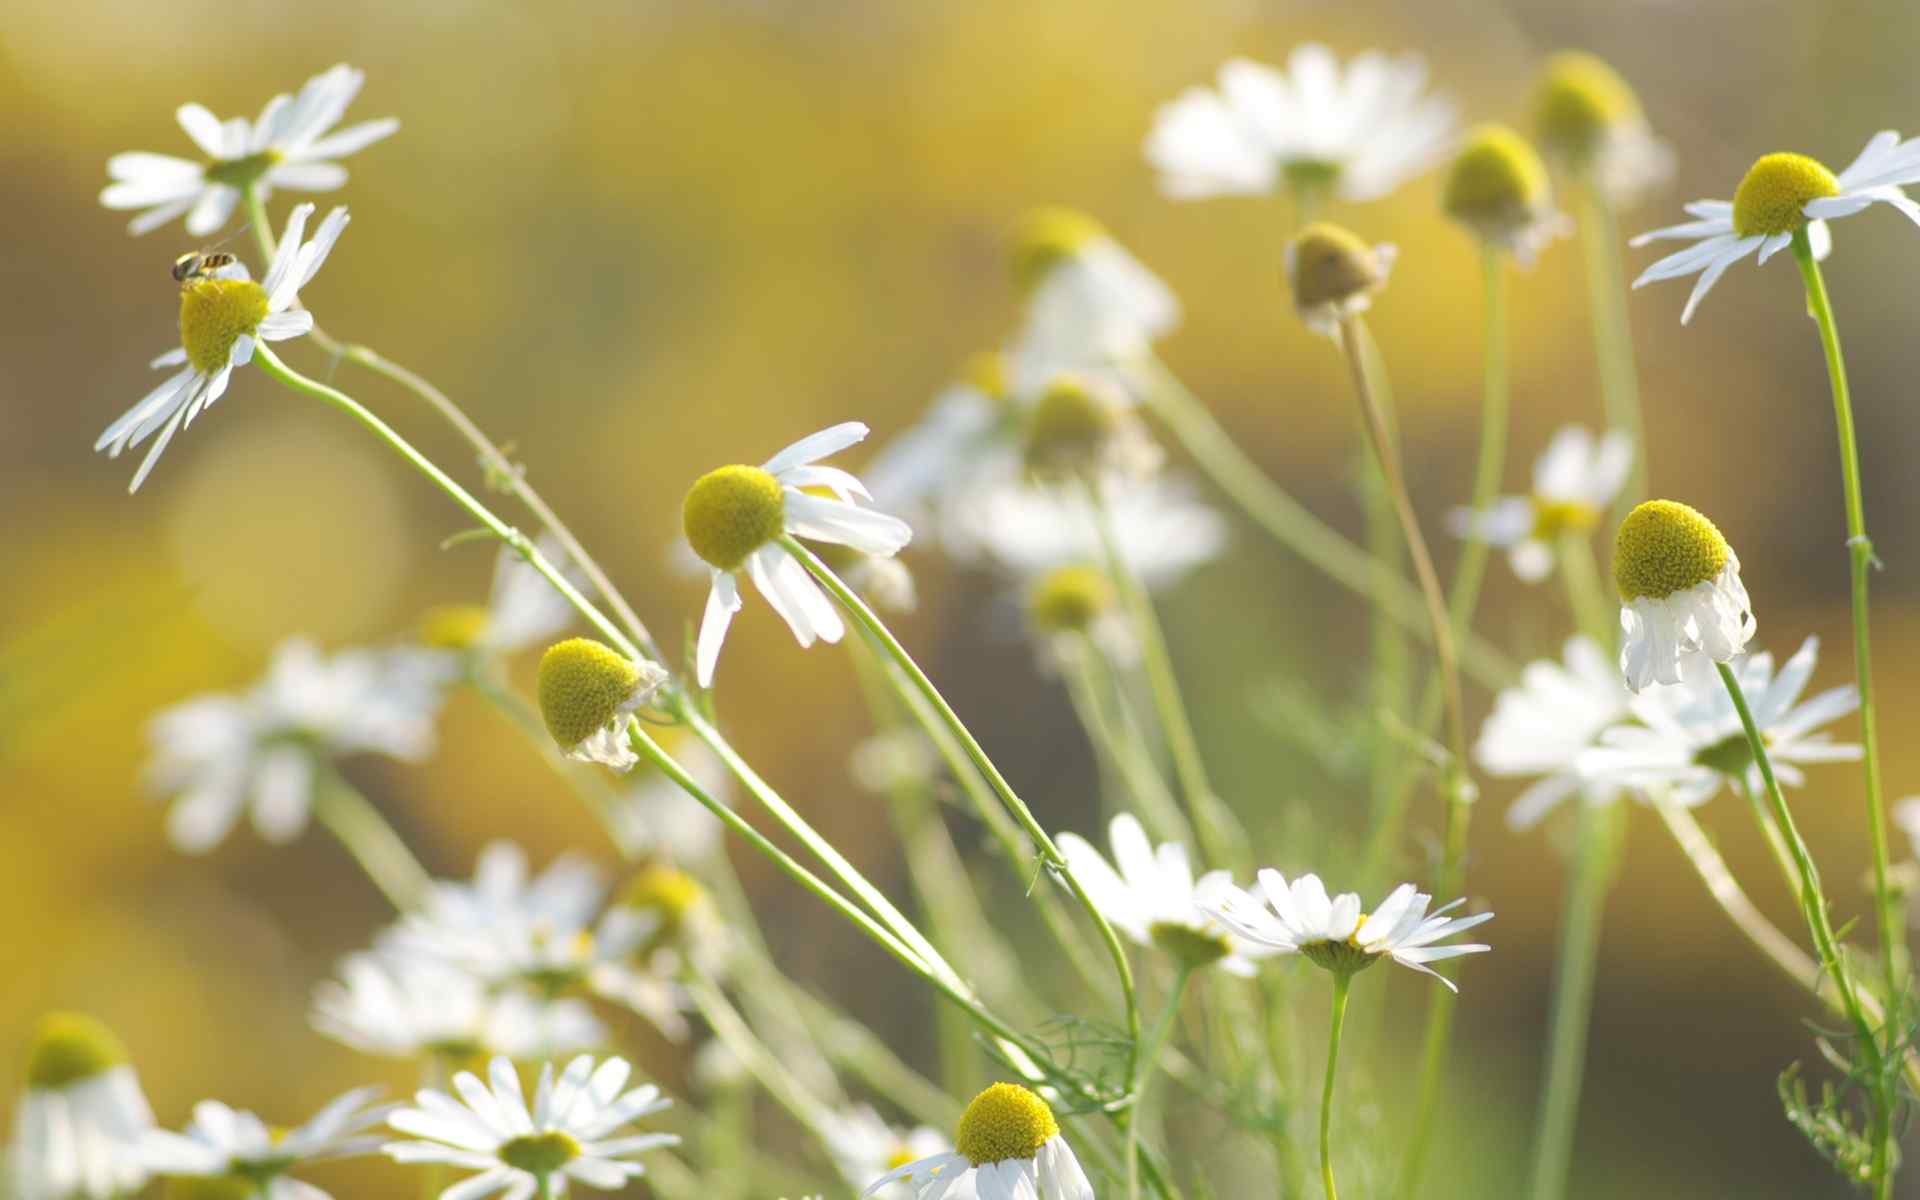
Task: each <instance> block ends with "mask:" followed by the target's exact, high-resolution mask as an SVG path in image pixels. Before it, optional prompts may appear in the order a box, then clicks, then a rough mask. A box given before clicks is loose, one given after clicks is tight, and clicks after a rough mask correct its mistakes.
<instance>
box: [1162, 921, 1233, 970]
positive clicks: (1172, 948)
mask: <svg viewBox="0 0 1920 1200" xmlns="http://www.w3.org/2000/svg"><path fill="white" fill-rule="evenodd" d="M1147 934H1148V936H1149V937H1151V938H1152V939H1153V944H1154V945H1156V946H1158V947H1160V949H1162V950H1164V951H1166V952H1167V953H1168V954H1170V955H1172V956H1173V957H1174V959H1175V960H1176V961H1178V962H1180V963H1181V964H1183V965H1184V966H1187V967H1191V968H1193V969H1195V970H1198V969H1199V968H1201V967H1208V966H1212V965H1213V964H1214V963H1217V962H1219V961H1220V960H1221V959H1223V958H1225V957H1226V956H1227V955H1229V954H1231V953H1233V947H1232V946H1231V945H1230V944H1228V942H1227V939H1226V938H1225V937H1223V936H1221V935H1220V934H1217V933H1205V932H1203V931H1201V930H1198V929H1193V928H1191V927H1189V926H1186V925H1175V924H1173V923H1172V922H1170V921H1156V922H1154V923H1153V924H1152V925H1151V926H1149V927H1148V929H1147Z"/></svg>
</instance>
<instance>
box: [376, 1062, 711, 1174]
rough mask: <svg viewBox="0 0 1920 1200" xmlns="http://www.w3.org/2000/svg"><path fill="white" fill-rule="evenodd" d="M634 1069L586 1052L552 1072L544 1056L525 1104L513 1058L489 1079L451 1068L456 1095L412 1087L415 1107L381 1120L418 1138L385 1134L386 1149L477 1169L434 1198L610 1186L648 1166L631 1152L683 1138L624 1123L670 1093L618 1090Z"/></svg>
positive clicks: (404, 1158)
mask: <svg viewBox="0 0 1920 1200" xmlns="http://www.w3.org/2000/svg"><path fill="white" fill-rule="evenodd" d="M631 1071H632V1068H631V1067H630V1066H628V1064H627V1060H626V1059H624V1058H609V1059H607V1060H606V1061H605V1062H603V1063H601V1064H600V1065H599V1066H598V1067H597V1068H596V1067H595V1066H594V1062H593V1059H592V1058H591V1057H589V1056H587V1055H584V1054H583V1055H581V1056H580V1057H578V1058H576V1059H574V1060H573V1061H572V1062H570V1063H568V1064H567V1066H566V1069H565V1070H564V1071H562V1072H561V1073H560V1076H559V1078H558V1079H555V1078H554V1074H553V1064H552V1063H548V1064H546V1065H545V1066H543V1067H541V1068H540V1083H539V1086H538V1088H537V1089H536V1090H535V1092H534V1097H533V1104H532V1106H531V1107H529V1106H528V1105H527V1101H526V1098H525V1096H524V1095H523V1094H522V1092H521V1090H520V1077H519V1075H517V1074H516V1073H515V1072H514V1069H513V1063H512V1062H511V1061H509V1060H508V1059H505V1058H496V1059H494V1060H493V1064H492V1066H491V1067H490V1069H489V1070H488V1072H487V1077H488V1081H489V1082H488V1083H482V1082H481V1081H480V1080H479V1079H478V1078H477V1077H476V1076H474V1075H473V1074H471V1073H470V1072H467V1071H462V1072H460V1073H459V1074H458V1075H455V1076H454V1077H453V1087H454V1091H456V1092H458V1093H459V1099H457V1100H456V1099H455V1098H454V1097H453V1096H450V1095H448V1094H447V1093H445V1092H439V1091H434V1090H433V1089H431V1088H423V1089H422V1090H420V1091H419V1092H416V1093H415V1094H414V1104H415V1107H412V1108H402V1109H400V1110H399V1111H398V1112H396V1113H394V1114H393V1115H392V1116H391V1117H389V1118H388V1119H387V1124H388V1125H390V1126H392V1127H393V1128H394V1129H395V1130H398V1131H399V1132H401V1133H405V1134H411V1135H412V1136H413V1137H414V1138H415V1139H418V1140H413V1141H395V1142H388V1143H387V1144H386V1146H385V1147H384V1149H385V1150H386V1153H387V1154H389V1155H390V1156H392V1158H393V1159H394V1161H396V1162H403V1163H447V1164H449V1165H451V1166H455V1167H460V1168H463V1169H466V1170H472V1171H477V1172H479V1174H477V1175H474V1176H471V1177H469V1178H467V1179H464V1180H462V1181H460V1182H459V1183H456V1184H454V1185H453V1186H452V1187H449V1188H447V1189H446V1190H445V1191H443V1192H441V1193H440V1196H441V1200H483V1198H484V1197H488V1196H495V1195H499V1196H503V1197H505V1198H506V1200H532V1197H534V1196H535V1195H536V1194H537V1195H539V1196H542V1197H546V1196H553V1197H560V1196H565V1195H566V1194H567V1193H568V1190H569V1187H570V1186H571V1185H572V1184H575V1183H578V1184H581V1185H583V1186H586V1187H590V1188H597V1189H599V1190H601V1191H617V1190H619V1189H621V1188H623V1187H625V1186H626V1185H627V1183H628V1182H629V1181H630V1180H634V1179H638V1178H639V1177H640V1176H642V1175H644V1174H646V1168H645V1167H643V1166H641V1165H640V1164H639V1163H637V1162H635V1161H633V1160H634V1158H635V1156H637V1155H639V1154H642V1153H644V1152H646V1151H648V1150H656V1149H660V1148H662V1147H666V1146H675V1145H678V1144H679V1142H680V1139H679V1138H678V1137H676V1136H674V1135H673V1134H670V1133H622V1132H621V1130H622V1128H623V1127H624V1126H627V1125H629V1124H631V1123H632V1122H634V1121H638V1120H640V1119H641V1118H643V1117H650V1116H653V1115H654V1114H655V1113H659V1112H662V1111H664V1110H665V1109H666V1108H667V1107H668V1105H669V1104H670V1103H671V1102H670V1101H668V1100H666V1099H665V1098H663V1097H662V1096H661V1095H660V1089H659V1088H657V1087H654V1086H653V1085H652V1084H642V1085H640V1086H639V1087H635V1088H631V1089H628V1090H626V1091H622V1090H621V1089H622V1088H624V1087H625V1086H626V1084H627V1079H628V1076H629V1074H630V1073H631Z"/></svg>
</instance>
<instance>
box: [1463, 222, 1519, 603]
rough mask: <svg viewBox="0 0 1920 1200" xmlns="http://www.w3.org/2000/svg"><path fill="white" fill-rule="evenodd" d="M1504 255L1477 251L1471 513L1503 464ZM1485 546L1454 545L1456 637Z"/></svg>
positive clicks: (1482, 508)
mask: <svg viewBox="0 0 1920 1200" xmlns="http://www.w3.org/2000/svg"><path fill="white" fill-rule="evenodd" d="M1506 266H1507V257H1506V253H1505V251H1502V250H1500V249H1498V248H1496V247H1495V246H1493V245H1492V244H1488V245H1487V246H1486V247H1485V249H1484V250H1483V251H1482V252H1481V275H1482V280H1483V282H1482V284H1481V291H1482V295H1483V299H1482V304H1483V306H1484V310H1485V311H1484V313H1483V315H1482V317H1481V320H1482V322H1483V323H1484V325H1485V334H1486V346H1485V349H1484V352H1483V362H1482V371H1481V375H1482V385H1481V394H1480V451H1479V456H1478V457H1477V458H1476V459H1475V460H1474V468H1473V500H1472V502H1471V503H1472V506H1473V514H1474V516H1475V517H1476V518H1478V517H1480V516H1481V515H1483V514H1484V513H1485V512H1486V511H1487V509H1488V508H1489V507H1491V506H1492V504H1493V499H1494V497H1495V496H1496V495H1498V494H1499V492H1500V479H1501V476H1502V475H1503V474H1504V473H1505V471H1506V465H1507V410H1508V408H1509V407H1510V396H1511V394H1512V387H1511V385H1510V384H1509V382H1508V371H1507V269H1506ZM1490 549H1491V546H1490V545H1489V543H1488V542H1487V540H1486V539H1485V538H1482V537H1469V538H1467V539H1466V541H1465V542H1464V543H1463V544H1462V545H1461V547H1460V558H1459V561H1458V562H1457V563H1456V564H1455V565H1454V571H1453V587H1452V589H1451V591H1450V593H1449V594H1448V596H1447V617H1448V619H1449V620H1451V621H1452V628H1453V636H1454V638H1455V639H1456V640H1458V639H1463V638H1465V637H1466V633H1467V630H1469V629H1471V628H1472V627H1473V612H1474V609H1475V608H1477V607H1478V606H1479V602H1480V587H1481V584H1482V583H1483V582H1484V581H1485V579H1486V573H1487V554H1488V551H1489V550H1490Z"/></svg>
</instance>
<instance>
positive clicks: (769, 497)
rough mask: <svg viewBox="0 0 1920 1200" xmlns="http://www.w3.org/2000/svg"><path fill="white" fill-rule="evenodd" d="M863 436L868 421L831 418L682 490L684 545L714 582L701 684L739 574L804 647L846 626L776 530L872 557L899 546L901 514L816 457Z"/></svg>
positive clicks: (735, 597)
mask: <svg viewBox="0 0 1920 1200" xmlns="http://www.w3.org/2000/svg"><path fill="white" fill-rule="evenodd" d="M866 436H867V427H866V426H865V425H862V424H861V423H860V422H858V421H848V422H845V423H843V424H840V425H835V426H833V427H832V428H830V429H825V430H822V431H821V432H819V433H816V434H813V435H811V436H809V437H804V438H802V439H800V440H799V441H797V442H795V443H794V444H793V445H791V446H788V447H787V448H786V449H785V450H782V451H781V452H780V453H778V454H776V455H774V456H773V457H772V458H770V459H768V460H767V461H766V462H764V463H762V464H760V465H759V466H757V467H749V466H743V465H734V466H728V467H721V468H719V469H718V470H714V471H709V472H707V473H706V474H705V475H702V476H701V477H700V478H699V479H698V480H696V481H695V482H694V485H693V487H692V488H691V489H690V490H689V491H688V492H687V499H686V503H685V505H684V506H683V509H682V517H683V525H684V527H685V531H686V536H687V544H688V545H690V546H692V547H693V551H694V553H695V554H698V555H699V556H700V557H701V559H703V560H704V561H705V562H706V563H707V566H708V568H709V570H710V573H711V580H712V583H711V589H710V590H709V592H708V594H707V610H706V615H705V616H704V617H703V618H702V620H701V622H700V638H699V643H698V646H697V650H696V653H695V658H696V660H697V671H696V674H697V676H698V678H699V681H700V686H702V687H708V686H710V685H711V684H712V683H713V668H714V664H715V663H717V662H718V661H719V659H720V646H721V644H722V643H723V642H725V641H726V637H727V626H728V625H729V624H731V623H732V621H733V614H735V613H736V612H739V611H740V574H741V572H745V573H746V574H747V575H748V577H749V578H751V579H752V580H753V583H754V586H755V587H757V588H758V589H760V594H761V595H762V596H764V597H766V600H767V603H768V604H771V605H772V606H773V609H774V611H775V612H777V613H779V614H780V616H781V617H782V619H784V620H785V621H786V623H787V626H788V628H790V629H792V630H793V635H794V637H795V638H797V639H799V642H800V644H801V645H802V646H811V645H813V643H814V640H815V639H816V638H818V639H820V640H822V641H827V642H837V641H839V640H840V637H841V635H842V634H844V633H845V632H846V627H845V626H844V625H843V624H842V623H841V621H840V613H839V611H838V610H836V609H835V608H834V605H833V601H832V600H830V599H828V598H827V595H826V593H825V592H823V591H821V590H820V585H819V584H817V583H815V582H814V580H813V577H812V576H811V575H809V574H808V572H807V568H806V567H805V566H803V565H801V563H800V560H799V559H797V558H795V557H793V555H791V554H789V553H787V551H786V550H785V549H784V548H783V547H782V546H781V545H780V544H779V542H778V540H777V539H778V538H780V537H781V536H782V535H786V534H791V535H793V536H795V537H802V538H808V539H813V540H818V541H822V542H834V543H838V544H839V545H843V546H851V547H853V548H854V549H855V550H859V551H861V552H862V553H866V554H879V555H889V554H895V553H898V552H899V551H900V549H901V548H902V547H904V546H905V545H906V544H907V542H908V541H909V540H911V539H912V537H913V531H912V530H911V529H909V528H908V527H907V523H906V522H905V521H902V520H900V519H899V518H897V517H890V516H888V515H887V514H885V513H882V512H877V511H875V510H873V509H870V508H862V507H860V506H859V505H858V504H856V503H855V502H854V497H856V496H859V497H863V498H866V497H867V495H868V494H867V489H866V488H865V486H863V485H862V484H861V482H860V481H859V480H858V479H856V478H854V477H853V476H852V475H850V474H848V473H847V472H846V471H842V470H840V469H839V468H837V467H828V466H821V465H820V464H819V460H820V459H823V458H826V457H827V456H828V455H830V454H837V453H839V452H840V451H842V450H845V449H846V448H847V447H849V446H852V445H856V444H858V443H859V442H860V441H862V440H863V439H864V438H865V437H866ZM811 487H823V488H827V489H828V490H830V491H832V492H833V494H834V495H835V496H836V497H838V498H837V499H827V498H825V497H822V496H814V495H810V494H808V492H807V491H806V490H805V489H807V488H811Z"/></svg>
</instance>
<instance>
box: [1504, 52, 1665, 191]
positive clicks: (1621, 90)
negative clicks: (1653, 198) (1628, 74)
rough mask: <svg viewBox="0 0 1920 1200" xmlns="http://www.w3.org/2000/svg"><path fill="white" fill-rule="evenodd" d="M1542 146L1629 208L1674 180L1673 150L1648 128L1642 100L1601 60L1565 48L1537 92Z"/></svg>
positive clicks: (1535, 108) (1536, 118)
mask: <svg viewBox="0 0 1920 1200" xmlns="http://www.w3.org/2000/svg"><path fill="white" fill-rule="evenodd" d="M1533 112H1534V125H1535V128H1536V130H1537V131H1538V134H1539V138H1540V145H1541V146H1542V147H1543V148H1544V149H1545V150H1546V152H1547V154H1548V155H1549V156H1550V157H1551V158H1552V159H1553V160H1554V161H1555V163H1556V164H1558V165H1560V166H1563V167H1564V168H1566V169H1567V171H1569V172H1570V173H1571V174H1573V175H1574V176H1575V177H1576V178H1578V179H1581V180H1583V181H1586V182H1589V183H1591V184H1593V185H1596V186H1598V187H1599V188H1600V189H1601V190H1602V191H1603V192H1605V193H1606V195H1607V197H1608V199H1610V200H1611V201H1612V202H1613V203H1614V204H1616V205H1621V206H1625V205H1629V204H1632V203H1634V202H1636V201H1637V200H1639V199H1640V197H1642V196H1643V195H1645V194H1646V193H1647V192H1649V191H1651V190H1652V189H1654V188H1656V187H1658V186H1660V185H1661V184H1663V183H1665V182H1666V181H1667V180H1668V179H1670V178H1672V176H1673V148H1672V147H1671V146H1669V145H1667V144H1666V143H1665V142H1663V141H1661V140H1660V139H1659V138H1657V137H1655V136H1654V134H1653V131H1652V130H1651V129H1650V128H1648V126H1647V118H1646V114H1645V113H1643V112H1642V111H1641V109H1640V99H1639V97H1637V96H1635V95H1634V94H1633V87H1632V86H1631V85H1630V84H1628V83H1627V81H1626V80H1625V79H1622V78H1621V77H1620V73H1619V72H1617V71H1615V70H1614V69H1613V68H1612V67H1611V66H1609V65H1608V64H1607V63H1606V62H1605V61H1603V60H1602V59H1600V58H1598V57H1597V56H1595V55H1592V54H1588V53H1586V52H1585V51H1581V50H1563V51H1561V52H1560V53H1558V54H1555V55H1553V56H1552V57H1551V58H1549V59H1548V60H1547V65H1546V67H1545V69H1544V70H1542V71H1541V73H1540V83H1539V86H1538V88H1537V90H1536V91H1535V93H1534V103H1533Z"/></svg>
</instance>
